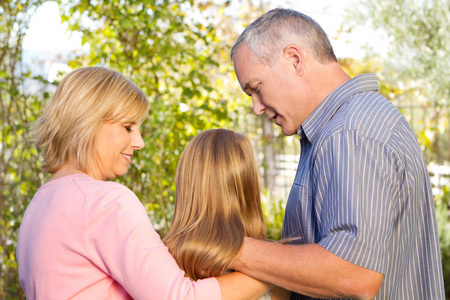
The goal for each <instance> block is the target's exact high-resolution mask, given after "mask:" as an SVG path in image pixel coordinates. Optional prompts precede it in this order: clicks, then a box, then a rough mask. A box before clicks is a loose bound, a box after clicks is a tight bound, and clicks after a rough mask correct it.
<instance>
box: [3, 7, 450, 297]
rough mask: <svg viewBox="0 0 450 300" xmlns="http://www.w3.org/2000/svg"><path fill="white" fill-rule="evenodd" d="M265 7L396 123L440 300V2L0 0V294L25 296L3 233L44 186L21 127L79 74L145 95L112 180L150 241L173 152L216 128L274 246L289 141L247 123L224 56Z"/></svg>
mask: <svg viewBox="0 0 450 300" xmlns="http://www.w3.org/2000/svg"><path fill="white" fill-rule="evenodd" d="M276 7H284V8H292V9H296V10H299V11H301V12H303V13H305V14H307V15H309V16H311V17H312V18H314V19H315V20H316V21H317V22H318V23H319V24H320V25H321V26H322V27H323V28H324V30H325V31H326V33H327V34H328V36H329V38H330V40H331V43H332V45H333V47H334V49H335V52H336V56H337V57H338V59H339V63H340V64H341V65H342V67H343V68H344V69H345V70H346V71H347V72H348V74H349V75H350V76H352V77H353V76H356V75H358V74H361V73H375V74H376V75H377V77H378V79H379V81H380V92H381V93H382V94H383V95H384V96H386V97H387V98H388V99H389V100H390V101H392V103H394V105H395V106H396V107H397V108H398V109H399V110H400V111H401V112H402V113H403V114H404V115H405V117H406V118H407V119H408V120H409V122H410V124H411V126H412V127H413V129H414V131H415V133H416V135H417V139H418V141H419V143H420V145H421V147H422V150H423V153H424V156H425V159H426V162H427V165H428V169H429V173H430V178H431V180H432V184H433V194H434V198H435V204H436V212H437V218H438V226H439V234H440V241H441V251H442V262H443V268H444V280H445V282H446V295H447V299H450V230H449V229H450V225H449V205H450V150H449V148H450V128H449V127H450V126H449V114H450V113H449V105H450V103H449V102H450V97H449V89H450V74H449V72H450V71H449V70H450V58H449V57H450V55H449V48H450V44H449V43H450V42H449V41H450V38H449V37H450V32H449V30H448V27H449V24H450V20H449V19H450V2H449V0H407V1H405V0H376V1H375V0H315V1H310V0H297V1H289V0H285V1H283V0H280V1H270V0H259V1H256V0H241V1H239V0H228V1H226V0H211V1H208V0H152V1H136V0H105V1H100V0H99V1H96V0H90V1H89V0H78V1H68V0H60V1H44V0H0V28H1V30H0V262H1V269H0V299H25V297H24V295H23V293H22V290H21V288H20V285H19V282H18V278H17V262H16V259H15V248H16V242H17V234H18V230H19V226H20V222H21V219H22V215H23V213H24V211H25V209H26V207H27V205H28V203H29V201H30V200H31V198H32V197H33V195H34V193H35V192H36V190H37V189H38V188H39V187H40V186H41V185H42V184H43V183H44V182H45V181H46V180H47V179H48V177H49V175H48V174H43V173H42V172H41V171H40V163H39V155H38V151H37V150H36V148H35V146H34V145H33V143H32V141H31V137H30V130H29V129H30V123H32V122H33V121H34V120H35V119H36V117H37V116H38V115H39V114H40V112H41V110H42V108H43V106H44V105H45V104H46V103H47V101H48V100H49V99H51V97H52V95H53V93H54V91H55V89H56V86H57V85H58V83H59V81H60V80H61V79H62V77H63V76H64V75H65V74H67V73H68V72H70V71H71V70H73V69H76V68H79V67H83V66H93V65H100V66H104V67H108V68H112V69H114V70H117V71H119V72H121V73H123V74H124V75H125V76H127V77H128V78H130V79H131V80H132V81H134V82H135V83H136V84H137V85H138V86H139V87H141V88H142V89H143V91H144V92H145V93H146V94H147V96H148V98H149V100H150V103H151V112H150V114H149V117H148V118H147V120H146V122H145V123H144V124H143V126H142V131H143V137H144V140H145V142H146V147H145V148H144V150H142V151H138V152H137V155H136V158H135V159H134V162H133V164H134V165H133V168H131V169H130V172H129V173H128V174H127V175H126V176H124V177H123V178H120V179H118V181H119V182H121V183H123V184H125V185H127V186H128V187H130V188H131V189H132V190H133V191H134V192H135V193H136V194H137V195H138V197H139V198H140V199H141V200H142V202H143V203H144V206H145V207H146V209H147V211H148V214H149V217H150V219H151V221H152V223H153V225H154V227H155V228H156V229H157V231H158V232H159V233H160V234H161V235H162V236H163V235H164V234H165V233H166V232H167V230H168V228H169V227H170V220H171V219H172V215H173V205H174V195H175V185H174V177H175V170H176V166H177V163H178V159H179V157H180V155H181V153H182V151H183V149H184V147H185V146H186V144H187V142H189V140H190V139H192V137H194V136H195V135H197V134H198V133H199V132H200V131H203V130H206V129H210V128H217V127H226V128H230V129H233V130H236V131H239V132H242V133H245V134H246V135H247V136H248V137H249V138H250V139H251V141H252V143H253V146H254V149H255V153H256V156H257V159H258V162H259V165H260V175H261V181H262V185H263V190H262V197H263V208H264V214H265V216H266V223H267V228H268V231H269V234H270V238H271V239H275V240H276V239H279V238H280V235H281V227H282V223H283V215H284V205H285V202H286V199H287V196H288V193H289V189H290V186H291V184H292V182H293V179H294V174H295V170H296V167H297V163H298V158H299V156H300V143H299V139H298V136H290V137H285V136H283V134H282V133H281V131H280V129H279V128H278V127H276V126H274V125H273V123H272V122H269V121H268V120H267V119H266V118H261V117H257V116H255V115H254V114H253V112H252V107H251V98H250V97H248V96H247V95H245V94H244V93H243V92H242V91H241V90H240V87H239V84H238V82H237V80H236V77H235V74H234V71H233V66H232V62H231V60H230V58H229V53H230V49H231V47H232V45H233V43H234V41H235V40H236V39H237V37H238V36H239V34H240V33H241V32H242V30H243V29H244V28H245V27H246V26H247V25H248V24H250V23H251V22H252V21H253V20H255V19H256V18H257V17H258V16H260V15H261V14H262V13H264V12H266V11H268V10H270V9H272V8H276Z"/></svg>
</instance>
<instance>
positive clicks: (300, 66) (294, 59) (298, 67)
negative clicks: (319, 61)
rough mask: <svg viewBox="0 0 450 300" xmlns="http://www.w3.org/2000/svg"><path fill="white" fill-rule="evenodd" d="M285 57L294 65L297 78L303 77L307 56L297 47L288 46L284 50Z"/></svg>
mask: <svg viewBox="0 0 450 300" xmlns="http://www.w3.org/2000/svg"><path fill="white" fill-rule="evenodd" d="M283 56H284V58H285V59H287V60H288V61H289V63H291V64H292V67H293V68H294V69H295V73H296V74H297V76H303V73H304V71H305V56H304V53H303V50H302V49H301V48H299V47H298V46H297V45H288V46H286V47H285V48H284V50H283Z"/></svg>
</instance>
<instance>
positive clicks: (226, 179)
mask: <svg viewBox="0 0 450 300" xmlns="http://www.w3.org/2000/svg"><path fill="white" fill-rule="evenodd" d="M266 234H267V233H266V226H265V223H264V217H263V213H262V209H261V202H260V188H259V176H258V170H257V165H256V161H255V157H254V153H253V148H252V146H251V144H250V142H249V140H248V139H247V138H246V137H245V136H244V135H242V134H239V133H236V132H234V131H231V130H226V129H212V130H207V131H204V132H202V133H200V134H199V135H198V136H196V137H195V138H194V139H193V140H192V141H190V142H189V144H188V145H187V147H186V149H185V150H184V152H183V154H182V155H181V159H180V161H179V164H178V168H177V174H176V203H175V213H174V218H173V223H172V227H171V228H170V230H169V233H168V234H167V236H166V237H165V238H164V239H163V241H164V242H165V243H166V245H167V246H168V248H169V251H170V252H171V253H172V255H173V256H174V257H175V259H176V261H177V262H178V264H179V266H180V267H181V268H182V269H183V270H184V271H185V272H186V275H187V276H189V277H190V278H191V279H193V280H197V279H200V278H205V277H211V276H218V275H221V274H223V273H224V272H225V271H226V270H227V269H228V268H229V266H230V264H231V262H232V261H233V259H234V258H235V257H236V255H237V253H238V251H239V249H240V248H241V246H242V243H243V240H244V236H249V237H254V238H259V239H265V238H266Z"/></svg>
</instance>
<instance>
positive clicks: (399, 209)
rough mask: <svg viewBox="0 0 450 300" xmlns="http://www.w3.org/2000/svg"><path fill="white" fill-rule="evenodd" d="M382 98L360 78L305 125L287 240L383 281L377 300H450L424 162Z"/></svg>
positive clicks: (370, 81) (368, 79)
mask: <svg viewBox="0 0 450 300" xmlns="http://www.w3.org/2000/svg"><path fill="white" fill-rule="evenodd" d="M377 90H378V83H377V79H376V77H375V75H373V74H364V75H360V76H357V77H355V78H353V79H351V80H349V81H347V82H346V83H344V84H343V85H341V86H340V87H339V88H337V89H336V90H334V91H333V92H332V93H331V94H330V95H329V96H328V97H327V98H326V99H324V101H322V103H321V104H320V105H319V106H318V107H317V108H316V109H315V111H314V112H313V113H312V114H311V115H310V116H309V117H308V118H307V119H306V120H305V121H304V122H303V124H302V125H301V126H300V128H299V130H298V134H299V136H300V143H301V155H300V161H299V164H298V169H297V174H296V176H295V180H294V183H293V185H292V189H291V192H290V194H289V198H288V202H287V205H286V212H285V219H284V225H283V237H300V239H299V240H297V241H296V242H295V243H298V244H311V243H318V244H319V245H321V246H322V247H324V248H325V249H327V250H328V251H330V252H332V253H334V254H336V255H337V256H339V257H341V258H343V259H344V260H346V261H348V262H351V263H353V264H356V265H358V266H361V267H364V268H367V269H370V270H374V271H376V272H379V273H382V274H384V281H383V284H382V286H381V288H380V291H379V293H378V295H377V297H376V299H395V300H398V299H408V300H411V299H420V300H424V299H433V300H439V299H445V296H444V283H443V275H442V264H441V255H440V249H439V238H438V232H437V225H436V216H435V208H434V201H433V196H432V193H431V185H430V180H429V176H428V172H427V168H426V165H425V162H424V159H423V155H422V152H421V149H420V147H419V145H418V143H417V139H416V137H415V135H414V133H413V131H412V129H411V127H410V125H409V124H408V122H407V121H406V119H405V118H404V117H403V116H402V114H401V113H400V112H399V111H398V110H397V109H396V108H395V107H394V106H393V105H392V104H391V103H390V102H389V101H388V100H387V99H386V98H384V97H383V96H382V95H381V94H379V93H378V92H377ZM292 299H311V298H310V297H305V296H302V295H298V294H293V296H292Z"/></svg>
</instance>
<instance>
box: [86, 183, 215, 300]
mask: <svg viewBox="0 0 450 300" xmlns="http://www.w3.org/2000/svg"><path fill="white" fill-rule="evenodd" d="M85 222H86V235H85V239H86V241H85V242H86V247H87V251H88V253H90V254H91V255H92V261H93V262H94V263H95V264H96V265H97V266H98V267H99V268H101V269H102V270H103V271H104V272H105V273H107V274H109V275H110V276H111V277H113V278H114V279H115V280H116V281H117V282H119V283H120V284H121V285H122V286H123V288H124V289H125V290H126V291H127V292H128V293H129V294H130V295H131V296H132V297H133V298H134V299H220V298H221V294H220V286H219V283H218V281H217V279H215V278H209V279H204V280H198V281H196V282H193V281H191V280H190V279H189V278H187V277H185V276H184V272H183V271H182V270H181V269H180V268H179V267H178V264H177V263H176V261H175V259H174V258H173V257H172V256H171V255H170V253H169V251H168V249H167V247H166V246H165V245H164V244H163V242H162V241H161V239H160V236H159V235H158V233H157V232H156V231H155V230H154V228H153V226H152V224H151V222H150V220H149V218H148V215H147V213H146V211H145V208H144V207H143V205H142V203H141V202H140V201H139V199H138V198H137V197H136V195H135V194H134V193H133V192H132V191H130V190H129V189H128V188H126V187H124V186H122V185H119V184H111V185H109V186H108V189H103V190H102V191H100V192H99V193H98V195H96V196H95V197H92V199H89V200H88V201H87V203H86V212H85Z"/></svg>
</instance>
